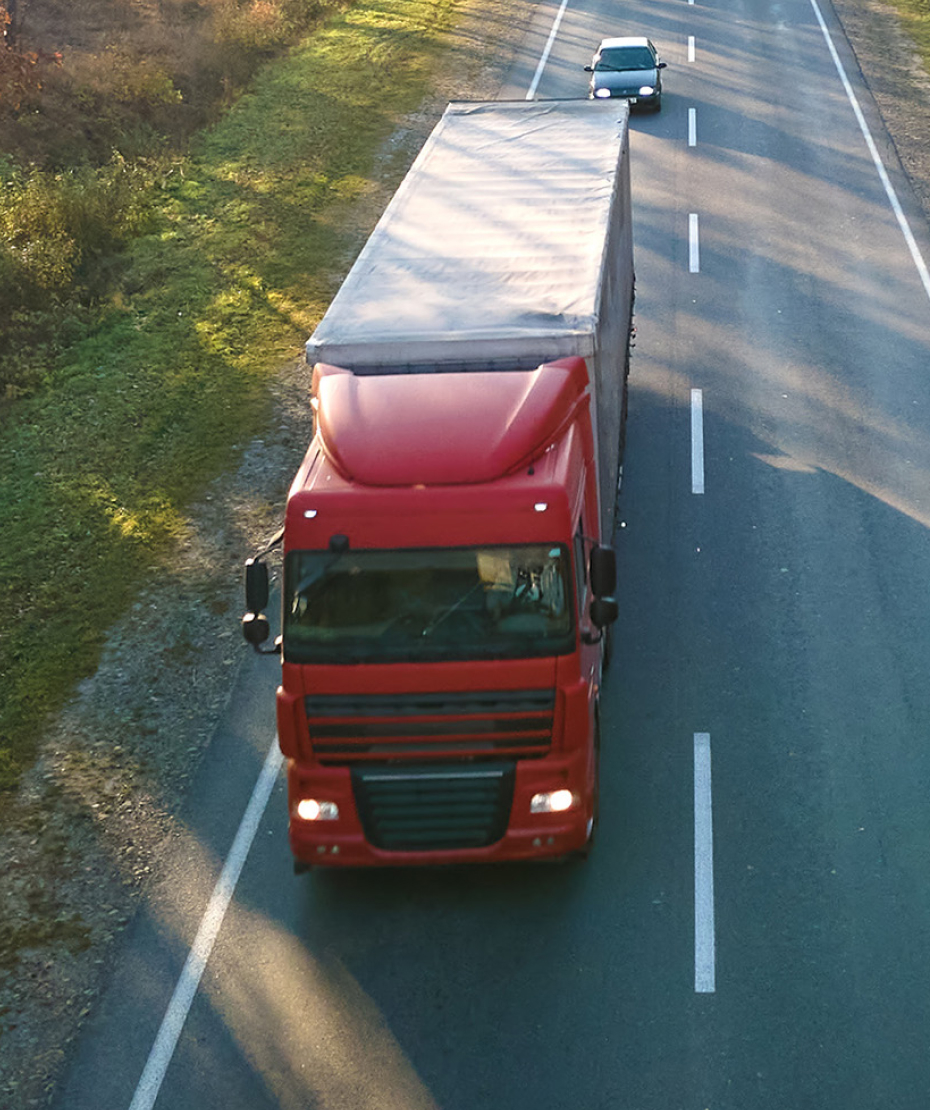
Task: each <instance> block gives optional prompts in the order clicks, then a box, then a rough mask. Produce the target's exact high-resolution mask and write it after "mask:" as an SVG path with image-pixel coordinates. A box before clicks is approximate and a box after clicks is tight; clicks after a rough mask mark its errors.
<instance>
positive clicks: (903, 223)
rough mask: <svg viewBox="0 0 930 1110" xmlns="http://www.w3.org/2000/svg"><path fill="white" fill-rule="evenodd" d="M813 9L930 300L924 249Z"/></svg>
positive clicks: (814, 0)
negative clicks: (917, 238)
mask: <svg viewBox="0 0 930 1110" xmlns="http://www.w3.org/2000/svg"><path fill="white" fill-rule="evenodd" d="M811 7H812V8H813V9H814V15H815V16H816V17H817V22H818V23H819V24H820V30H821V31H822V32H823V37H824V39H825V40H826V43H827V49H828V50H829V51H830V57H831V58H832V59H833V64H834V65H835V66H836V72H837V73H838V74H839V76H840V81H841V82H842V83H843V88H844V90H845V91H846V98H847V99H848V100H849V103H850V104H851V105H852V110H853V112H854V113H855V116H856V121H857V123H858V124H859V130H860V131H861V132H862V137H863V138H864V139H865V145H866V146H867V147H868V148H869V154H871V156H872V161H873V162H874V164H875V169H876V170H877V171H878V176H879V179H880V180H881V183H882V185H883V186H884V188H885V195H886V196H887V197H888V203H889V204H890V205H891V210H892V212H894V214H895V219H896V220H897V221H898V226H899V227H900V228H901V232H902V234H903V235H904V241H905V243H907V249H908V250H909V251H910V252H911V258H912V259H913V260H914V265H915V266H916V267H917V273H918V275H919V276H920V280H921V282H922V284H923V287H924V292H925V293H926V294H927V296H928V297H930V271H928V270H927V264H926V262H925V261H924V258H923V255H922V254H921V253H920V248H919V247H918V246H917V240H916V239H915V238H914V235H913V233H912V231H911V227H910V224H909V223H908V222H907V217H906V216H905V215H904V210H903V209H902V207H901V204H900V202H899V200H898V194H897V193H896V192H895V190H894V186H893V185H892V184H891V178H889V176H888V172H887V171H886V169H885V164H884V162H882V157H881V155H880V154H879V153H878V147H877V146H876V145H875V140H874V139H873V138H872V132H871V131H870V130H869V125H868V124H867V123H866V121H865V116H864V115H863V114H862V109H861V108H860V107H859V101H858V99H857V98H856V94H855V92H854V91H853V87H852V85H851V84H850V83H849V78H848V77H847V76H846V70H845V69H844V68H843V63H842V61H841V60H840V56H839V54H838V53H837V51H836V47H835V46H834V45H833V38H832V37H831V35H830V31H829V29H828V27H827V24H826V21H825V20H824V18H823V15H822V14H821V11H820V7H819V6H818V4H817V0H811Z"/></svg>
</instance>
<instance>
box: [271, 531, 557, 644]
mask: <svg viewBox="0 0 930 1110" xmlns="http://www.w3.org/2000/svg"><path fill="white" fill-rule="evenodd" d="M571 582H572V579H571V575H570V559H569V554H568V551H567V550H566V548H565V547H563V546H562V545H559V544H527V545H521V546H518V547H481V548H424V549H416V550H397V551H372V550H358V551H346V552H344V553H337V552H332V551H293V552H291V553H290V554H289V555H288V556H287V559H286V560H285V567H284V598H285V612H284V654H285V658H286V659H288V660H289V661H291V662H298V663H300V662H306V663H383V662H398V661H401V660H424V661H426V660H442V659H489V658H522V657H526V656H539V655H561V654H565V653H567V652H570V651H572V650H573V649H574V622H573V620H572V608H573V606H572V596H573V595H572V586H571Z"/></svg>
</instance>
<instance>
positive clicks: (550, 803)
mask: <svg viewBox="0 0 930 1110" xmlns="http://www.w3.org/2000/svg"><path fill="white" fill-rule="evenodd" d="M574 804H575V795H574V794H573V793H572V792H571V791H570V790H548V791H546V793H545V794H534V795H533V797H532V798H531V799H530V813H564V812H565V811H566V810H567V809H571V808H572V806H573V805H574Z"/></svg>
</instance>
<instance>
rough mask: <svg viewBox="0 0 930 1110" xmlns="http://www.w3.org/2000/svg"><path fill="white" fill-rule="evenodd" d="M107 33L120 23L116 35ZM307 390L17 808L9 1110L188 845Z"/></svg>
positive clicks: (923, 133) (890, 39) (47, 1086)
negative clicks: (188, 807) (194, 798)
mask: <svg viewBox="0 0 930 1110" xmlns="http://www.w3.org/2000/svg"><path fill="white" fill-rule="evenodd" d="M78 7H82V6H78ZM131 7H132V5H129V4H113V3H112V2H110V0H108V2H107V3H106V4H100V3H98V4H96V5H95V6H93V11H94V12H95V13H97V15H96V18H98V19H102V18H104V13H105V12H111V13H112V12H116V13H120V12H122V13H123V15H124V16H125V11H124V9H126V10H128V9H129V8H131ZM140 7H141V8H144V7H145V5H140ZM837 7H838V10H839V12H840V14H841V18H842V19H843V22H844V25H845V27H846V30H847V33H848V35H849V38H850V41H851V42H852V44H853V46H854V48H855V50H856V54H857V57H858V59H859V61H860V65H861V67H862V69H863V72H864V74H865V76H866V79H867V81H868V82H869V84H870V87H871V88H872V90H873V93H874V95H875V98H876V101H877V103H878V105H879V107H880V109H881V111H882V114H883V115H884V117H885V119H886V121H887V122H888V125H889V130H890V131H891V135H892V138H893V141H894V143H895V145H896V147H897V150H898V152H899V155H900V158H901V161H902V163H903V165H904V167H905V168H906V170H907V172H908V174H909V176H910V177H911V179H912V182H913V185H914V189H915V192H916V194H917V196H918V198H919V199H920V201H921V203H922V204H923V206H924V209H925V212H926V214H927V219H928V223H930V81H928V79H927V75H926V74H925V73H924V71H923V70H922V68H921V67H920V65H919V63H918V62H917V61H916V60H915V54H914V51H913V49H912V48H911V47H910V44H909V43H908V41H907V40H906V39H905V38H904V37H903V36H902V34H901V32H900V30H899V29H898V24H897V21H896V19H895V17H894V15H893V13H892V11H891V9H890V8H888V7H886V6H885V5H884V4H882V3H880V0H837ZM50 10H55V9H54V5H52V6H51V7H50ZM61 10H62V11H68V10H72V6H71V5H64V6H63V7H62V9H61ZM73 10H77V9H76V8H75V9H73ZM531 13H532V4H531V3H530V2H529V0H513V2H508V0H489V2H481V3H480V12H479V2H478V0H469V2H468V3H467V4H466V5H465V9H464V12H463V21H462V23H461V25H460V27H459V29H458V31H457V33H456V36H455V40H454V45H453V48H452V51H451V56H450V59H449V62H448V65H447V68H446V69H445V70H444V79H443V80H442V82H441V83H440V84H438V85H437V87H436V89H435V90H434V95H433V96H432V97H431V98H430V100H429V102H428V103H427V104H425V105H424V106H423V108H422V109H421V111H420V112H419V113H418V114H417V115H416V116H415V117H412V118H411V119H409V120H407V121H405V124H404V126H403V127H402V128H401V129H400V130H399V131H398V132H397V134H396V135H395V136H394V138H393V140H392V146H393V147H394V148H395V149H396V147H397V145H398V144H405V145H407V146H408V147H409V149H410V151H411V152H413V151H414V150H415V149H416V148H417V147H418V145H419V143H420V142H421V141H422V139H423V138H424V137H425V135H426V134H427V133H428V132H429V129H430V128H431V126H432V123H433V122H434V120H435V119H436V118H437V117H438V114H439V111H440V110H441V108H442V107H443V106H444V105H445V103H446V101H447V100H449V99H453V98H471V99H484V98H493V97H494V96H495V95H496V93H497V91H498V89H499V88H500V83H501V80H502V77H503V73H504V72H505V70H506V67H507V64H508V62H509V59H510V58H511V56H512V50H513V48H514V46H515V44H516V43H517V42H519V41H520V39H521V38H522V37H523V35H524V33H525V31H526V27H527V22H528V20H529V17H530V15H531ZM85 30H86V25H85ZM108 30H110V28H107V27H106V26H105V25H104V26H103V27H102V29H101V30H100V33H101V34H106V33H107V32H108ZM889 43H896V44H897V45H896V47H895V48H894V49H889ZM386 199H387V197H386V196H384V195H382V196H376V197H373V198H372V199H371V200H370V202H369V203H368V205H367V206H366V207H365V208H364V209H363V210H360V209H356V210H353V211H352V212H351V213H347V219H351V220H353V221H354V222H355V224H356V226H357V229H358V241H359V242H361V240H362V239H363V238H364V236H365V234H367V231H368V230H369V229H370V227H371V226H372V224H373V222H374V220H375V218H376V216H377V214H378V211H379V209H380V206H381V205H383V203H384V202H385V201H386ZM307 384H308V383H307V376H306V372H305V369H304V368H303V367H302V366H301V365H300V364H299V363H295V364H293V365H291V366H288V367H285V368H283V369H282V371H281V375H280V378H279V382H278V385H277V390H276V397H277V403H276V416H275V420H274V422H273V423H272V425H271V426H270V427H269V428H268V430H267V433H266V435H265V437H264V438H263V439H261V440H256V441H254V442H253V443H251V444H249V445H248V447H247V449H246V450H245V452H244V456H243V461H242V465H241V467H240V469H239V470H238V472H237V473H235V474H231V475H229V476H227V477H226V478H224V479H223V480H222V481H219V482H217V483H216V484H215V485H214V486H213V487H212V488H211V490H210V491H209V492H208V493H207V494H206V496H205V497H204V499H203V501H202V502H201V503H200V504H199V505H198V506H195V507H194V509H193V510H192V512H191V517H190V526H189V530H188V533H187V537H186V538H185V540H184V541H183V542H182V543H181V544H180V545H179V547H178V549H177V551H176V553H175V557H174V559H173V562H172V564H171V565H170V566H168V567H166V568H165V569H164V572H163V574H162V575H161V577H160V578H159V580H158V581H153V582H152V584H151V585H150V586H149V588H148V589H147V590H146V591H145V592H144V593H143V594H142V595H141V596H140V597H139V599H138V600H137V602H136V604H135V605H134V607H133V609H132V611H131V612H130V613H128V614H127V615H126V617H125V619H124V620H123V621H122V622H121V623H120V624H119V625H118V626H117V627H116V628H114V629H113V630H112V632H111V635H110V639H109V644H108V647H107V650H106V652H105V655H104V658H103V661H102V663H101V666H100V668H99V670H98V672H97V674H96V675H95V676H94V677H93V678H91V679H89V680H88V681H87V682H85V683H84V684H83V685H82V687H81V689H80V690H79V691H78V693H77V696H76V697H75V699H74V701H73V702H72V704H71V705H70V706H69V707H68V709H67V711H66V712H65V713H64V714H63V715H62V719H61V720H60V722H58V724H57V726H56V727H55V728H54V729H52V730H50V732H49V735H48V737H47V739H46V742H45V744H44V746H43V754H42V757H41V759H40V760H39V762H38V764H37V765H36V767H35V769H34V771H33V772H32V773H31V774H30V775H29V776H28V777H27V779H26V780H25V781H24V783H23V785H22V789H21V791H20V794H19V796H18V797H17V798H15V799H13V800H12V801H10V802H9V803H8V804H7V805H6V806H5V809H4V812H3V814H2V828H0V905H2V907H3V915H2V919H0V1105H3V1106H4V1107H5V1108H6V1110H31V1108H34V1107H42V1106H45V1105H47V1104H48V1102H49V1100H50V1098H51V1097H52V1095H53V1093H54V1088H55V1084H56V1080H57V1078H58V1077H59V1076H60V1074H61V1071H62V1069H63V1067H64V1065H65V1063H66V1060H67V1056H68V1051H69V1045H70V1044H71V1043H72V1042H73V1039H74V1037H75V1035H76V1033H77V1031H78V1030H79V1028H80V1025H81V1021H82V1019H83V1018H84V1017H85V1016H86V1014H87V1013H89V1011H90V1009H91V1007H92V1006H93V1003H94V999H95V998H96V996H97V994H98V992H99V991H100V989H101V987H102V985H103V983H104V981H105V973H106V972H105V969H106V963H107V958H108V953H109V951H110V950H111V947H112V946H113V945H114V944H115V943H116V940H117V938H118V936H119V933H120V931H121V929H122V927H123V926H124V925H125V923H126V922H127V921H128V919H129V918H130V916H131V915H132V913H133V912H134V909H135V906H136V905H137V903H138V900H139V898H140V897H141V896H142V894H143V893H144V891H145V888H146V883H147V880H148V879H149V877H150V876H151V875H152V874H153V872H155V871H156V870H157V867H158V860H159V857H160V854H161V852H160V846H162V845H164V843H165V841H166V838H169V837H171V836H172V835H173V828H174V815H175V814H176V813H177V812H178V810H179V807H180V804H181V801H182V799H183V796H184V791H185V785H186V783H187V781H188V779H189V778H190V776H191V774H192V773H193V771H194V769H195V768H196V766H197V763H198V761H199V759H200V757H201V755H202V753H203V752H204V750H205V748H206V746H207V744H208V743H209V740H210V737H211V734H212V732H213V729H214V727H215V724H216V721H217V719H218V717H219V715H220V713H221V712H222V709H223V706H224V705H225V703H226V700H227V698H228V695H229V692H230V690H231V688H232V684H233V683H234V682H235V675H236V672H237V666H238V662H239V661H240V660H241V658H242V654H241V653H242V652H243V651H244V650H245V649H244V647H243V646H242V644H241V642H240V640H239V634H238V630H237V628H236V624H237V619H238V615H239V611H240V605H241V598H240V576H241V575H240V572H241V563H242V559H243V555H244V553H247V552H249V551H250V550H254V548H255V547H256V546H257V544H258V543H259V542H260V541H261V540H262V539H264V538H266V537H267V536H269V535H271V534H272V533H273V532H274V530H275V528H276V525H277V521H278V516H279V513H280V507H281V505H282V504H283V498H284V494H285V491H286V484H287V482H288V480H289V478H290V476H291V474H292V473H293V471H294V469H295V468H296V465H297V463H298V462H299V459H300V457H301V455H302V452H303V449H304V447H305V445H306V443H307V441H308V439H309V434H310V420H309V409H308V406H307V404H306V389H307Z"/></svg>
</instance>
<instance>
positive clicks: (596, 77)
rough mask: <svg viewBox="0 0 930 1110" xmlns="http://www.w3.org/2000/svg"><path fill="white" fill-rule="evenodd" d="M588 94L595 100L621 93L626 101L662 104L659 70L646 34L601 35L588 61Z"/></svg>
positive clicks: (658, 107) (658, 106) (656, 105)
mask: <svg viewBox="0 0 930 1110" xmlns="http://www.w3.org/2000/svg"><path fill="white" fill-rule="evenodd" d="M584 68H585V73H590V74H591V84H590V86H589V89H588V95H589V96H591V97H594V98H596V99H598V100H600V99H602V98H605V97H611V96H615V97H622V98H623V99H624V100H628V101H629V102H630V104H643V105H651V106H652V107H653V108H654V109H655V110H656V111H658V110H659V109H660V108H661V107H662V70H663V69H665V62H660V61H659V56H658V54H657V52H656V48H655V47H654V46H653V45H652V43H651V42H650V41H649V39H646V38H614V39H604V41H603V42H602V43H601V45H600V46H599V47H598V48H597V53H596V54H595V55H594V57H593V58H592V60H591V64H590V65H587V66H585V67H584Z"/></svg>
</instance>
